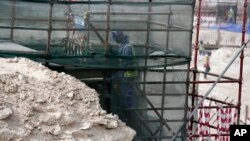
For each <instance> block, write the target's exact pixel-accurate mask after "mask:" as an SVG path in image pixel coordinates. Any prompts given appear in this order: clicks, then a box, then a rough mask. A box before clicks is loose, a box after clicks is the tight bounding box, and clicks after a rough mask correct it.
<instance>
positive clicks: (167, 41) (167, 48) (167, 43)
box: [154, 6, 171, 135]
mask: <svg viewBox="0 0 250 141" xmlns="http://www.w3.org/2000/svg"><path fill="white" fill-rule="evenodd" d="M169 10H170V11H171V6H169ZM170 18H171V17H170V15H168V22H167V24H168V26H169V25H170V21H171V20H170ZM165 50H169V32H168V31H167V32H166V48H165ZM165 50H164V51H165ZM167 61H168V60H167V58H164V64H165V66H164V71H163V80H162V81H163V82H166V81H167V72H166V70H167V66H166V64H168V63H167ZM165 93H166V85H165V84H164V83H163V87H162V96H161V108H164V105H165V96H164V95H165ZM161 115H162V117H164V110H161ZM162 127H163V123H161V128H162ZM156 133H157V132H155V133H154V134H156ZM160 135H162V130H160Z"/></svg>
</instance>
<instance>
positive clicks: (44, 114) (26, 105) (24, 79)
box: [0, 58, 135, 141]
mask: <svg viewBox="0 0 250 141" xmlns="http://www.w3.org/2000/svg"><path fill="white" fill-rule="evenodd" d="M134 136H135V131H134V130H132V129H131V128H129V127H126V125H125V124H124V123H123V122H121V121H120V120H119V118H118V116H116V115H112V114H107V113H106V111H104V110H102V108H101V107H100V104H99V98H98V94H97V93H96V91H95V90H93V89H91V88H89V87H87V86H86V85H85V84H84V83H82V82H81V81H80V80H77V79H76V78H74V77H72V76H70V75H67V74H65V73H57V72H55V71H51V70H49V69H48V68H46V67H44V66H43V65H41V64H38V63H36V62H33V61H31V60H28V59H24V58H15V59H3V58H0V141H8V140H14V141H28V140H37V141H48V140H60V141H131V140H132V139H133V137H134Z"/></svg>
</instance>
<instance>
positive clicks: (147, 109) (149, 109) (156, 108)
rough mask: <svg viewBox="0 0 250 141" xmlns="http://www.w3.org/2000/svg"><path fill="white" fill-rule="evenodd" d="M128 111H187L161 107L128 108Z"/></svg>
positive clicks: (178, 108)
mask: <svg viewBox="0 0 250 141" xmlns="http://www.w3.org/2000/svg"><path fill="white" fill-rule="evenodd" d="M126 110H128V111H131V110H132V111H133V110H136V111H151V110H185V108H180V107H167V108H166V107H164V108H161V107H159V108H158V107H154V108H128V109H126Z"/></svg>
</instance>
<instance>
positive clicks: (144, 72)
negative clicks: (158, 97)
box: [142, 1, 160, 135]
mask: <svg viewBox="0 0 250 141" xmlns="http://www.w3.org/2000/svg"><path fill="white" fill-rule="evenodd" d="M151 10H152V9H151V1H149V4H148V12H151ZM147 21H151V15H148V16H147ZM149 29H150V23H147V32H146V41H145V46H144V54H145V55H146V56H147V57H146V58H145V60H144V66H145V68H146V67H147V62H148V59H147V58H148V45H149ZM146 81H147V70H146V69H145V70H144V71H143V82H146ZM142 91H143V94H146V85H145V83H144V84H143V85H142ZM159 116H160V115H159ZM154 135H155V134H154Z"/></svg>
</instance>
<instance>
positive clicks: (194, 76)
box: [175, 0, 202, 136]
mask: <svg viewBox="0 0 250 141" xmlns="http://www.w3.org/2000/svg"><path fill="white" fill-rule="evenodd" d="M201 2H202V0H199V5H198V6H199V8H198V15H197V23H196V38H195V52H194V69H195V70H197V58H198V57H197V55H198V43H199V31H200V19H201ZM193 74H194V75H193V81H196V79H197V72H196V71H193ZM192 93H193V94H195V93H196V84H195V83H193V85H192ZM194 102H195V99H194V97H192V100H191V106H192V107H193V106H194ZM192 111H193V109H192ZM192 120H193V117H192V119H191V130H192V129H193V122H192ZM175 136H177V135H175Z"/></svg>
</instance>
